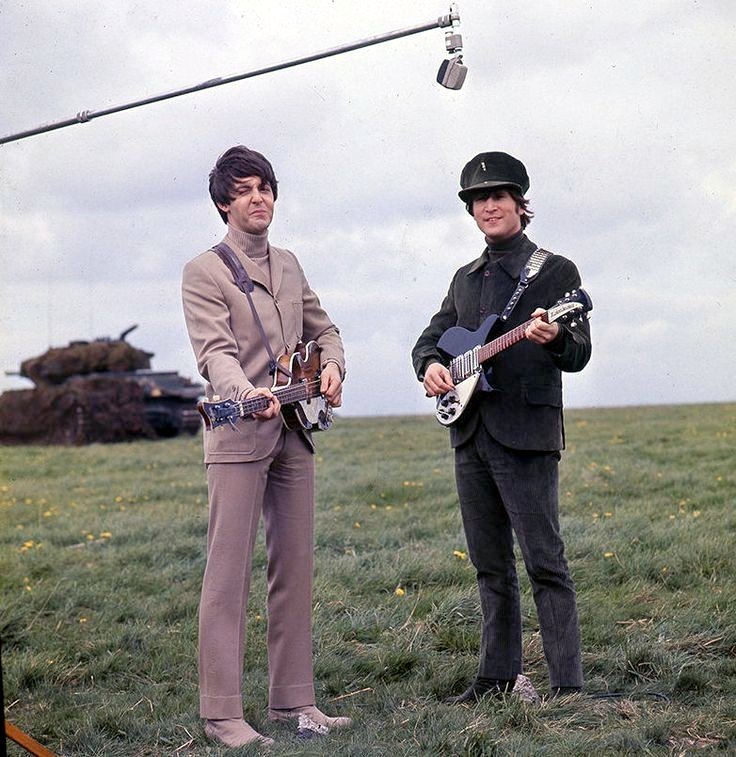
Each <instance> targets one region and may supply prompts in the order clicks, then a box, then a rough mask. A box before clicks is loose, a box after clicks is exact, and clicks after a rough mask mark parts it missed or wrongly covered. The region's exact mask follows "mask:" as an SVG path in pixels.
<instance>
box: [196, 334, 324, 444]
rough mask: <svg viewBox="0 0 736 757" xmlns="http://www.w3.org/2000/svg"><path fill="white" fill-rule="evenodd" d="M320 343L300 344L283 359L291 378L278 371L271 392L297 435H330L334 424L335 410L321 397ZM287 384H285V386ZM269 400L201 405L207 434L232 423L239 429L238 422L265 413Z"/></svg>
mask: <svg viewBox="0 0 736 757" xmlns="http://www.w3.org/2000/svg"><path fill="white" fill-rule="evenodd" d="M321 351H322V350H321V348H320V346H319V345H318V344H317V342H307V344H306V345H304V344H301V343H300V344H299V345H298V346H297V349H296V351H295V352H294V353H293V354H291V355H281V357H280V358H279V359H278V362H279V364H280V365H281V366H283V367H284V368H286V369H287V370H288V371H289V373H290V374H291V375H290V376H289V375H286V376H284V374H283V373H282V372H281V371H276V380H275V382H274V385H273V387H272V389H271V391H272V392H273V393H274V394H275V395H276V397H277V398H278V400H279V402H280V403H281V419H282V421H283V422H284V425H285V426H286V427H287V428H290V429H292V430H294V431H299V430H300V429H304V430H305V431H327V429H328V428H329V427H330V425H331V424H332V408H331V407H330V405H329V403H328V402H327V400H326V399H325V398H324V397H323V396H322V395H321V394H320V392H319V387H320V376H321V370H320V353H321ZM282 382H284V383H282ZM268 405H269V402H268V399H267V398H266V397H263V396H261V395H256V396H254V397H249V398H247V399H244V400H221V399H219V398H217V397H213V398H212V399H211V400H210V399H208V398H206V397H205V399H204V400H203V401H201V402H200V403H199V404H198V405H197V409H198V410H199V412H200V414H201V416H202V418H204V425H205V428H206V429H207V431H212V429H215V428H217V427H218V426H224V425H225V424H226V423H229V424H230V425H231V426H232V427H233V428H235V422H236V421H237V420H238V418H244V419H246V420H251V419H252V415H253V413H258V412H260V411H261V410H265V409H266V408H267V407H268Z"/></svg>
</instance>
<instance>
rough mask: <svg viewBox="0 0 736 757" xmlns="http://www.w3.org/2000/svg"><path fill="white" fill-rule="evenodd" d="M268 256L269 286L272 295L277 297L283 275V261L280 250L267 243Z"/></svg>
mask: <svg viewBox="0 0 736 757" xmlns="http://www.w3.org/2000/svg"><path fill="white" fill-rule="evenodd" d="M268 258H269V260H270V261H271V286H272V287H273V295H274V297H278V294H279V289H280V288H281V279H282V278H283V275H284V261H283V257H282V255H281V252H280V251H279V250H278V249H277V248H276V247H271V245H268Z"/></svg>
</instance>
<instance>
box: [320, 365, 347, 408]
mask: <svg viewBox="0 0 736 757" xmlns="http://www.w3.org/2000/svg"><path fill="white" fill-rule="evenodd" d="M319 393H320V394H321V395H322V396H323V397H324V398H325V399H326V400H327V401H328V402H329V403H330V405H332V407H340V405H342V377H341V375H340V368H339V367H338V365H337V363H327V365H326V366H325V367H324V368H323V369H322V375H321V379H320V384H319Z"/></svg>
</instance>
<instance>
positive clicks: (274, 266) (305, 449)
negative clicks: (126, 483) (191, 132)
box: [182, 145, 350, 747]
mask: <svg viewBox="0 0 736 757" xmlns="http://www.w3.org/2000/svg"><path fill="white" fill-rule="evenodd" d="M209 186H210V196H211V197H212V201H213V202H214V203H215V206H216V207H217V209H218V212H219V213H220V216H221V217H222V219H223V221H224V222H225V223H226V224H227V234H226V236H225V238H224V243H225V244H226V245H227V246H228V247H230V249H231V250H232V251H233V252H234V253H235V255H236V256H237V258H238V259H239V261H240V263H241V264H242V265H243V266H244V268H245V270H246V272H247V273H248V274H249V275H250V278H251V279H252V281H253V283H254V289H253V292H252V295H251V296H252V299H253V304H254V307H255V310H256V311H257V313H258V316H259V318H260V320H261V323H262V325H263V330H264V332H265V335H266V338H267V340H268V342H269V343H270V347H271V350H272V352H273V353H274V354H275V355H281V354H290V353H292V352H293V351H294V349H295V348H296V346H297V343H298V342H300V341H303V342H308V341H310V340H314V341H316V342H317V343H318V344H319V346H320V347H321V350H322V351H321V368H322V373H321V387H320V389H321V392H322V394H323V396H324V397H325V398H326V400H327V401H328V402H329V403H330V405H332V406H334V407H339V405H340V404H341V394H342V379H343V377H344V373H345V364H344V355H343V347H342V341H341V339H340V334H339V331H338V329H337V327H336V326H335V325H334V324H333V323H332V322H331V321H330V319H329V317H328V316H327V313H326V312H325V311H324V310H323V308H322V306H321V305H320V302H319V299H318V298H317V295H316V294H315V293H314V292H313V291H312V290H311V288H310V287H309V284H308V283H307V280H306V278H305V276H304V272H303V271H302V268H301V266H300V265H299V262H298V261H297V259H296V257H295V256H294V254H293V253H292V252H289V251H288V250H285V249H280V248H277V247H272V246H271V244H270V243H269V241H268V227H269V225H270V224H271V220H272V218H273V212H274V205H275V202H276V198H277V193H278V189H277V181H276V177H275V175H274V172H273V168H272V167H271V164H270V163H269V162H268V160H267V159H266V158H264V157H263V156H262V155H261V154H260V153H257V152H255V151H253V150H249V149H248V148H246V147H243V146H242V145H240V146H237V147H233V148H231V149H230V150H228V151H227V152H225V153H224V154H223V155H222V156H221V157H220V158H219V159H218V160H217V163H216V165H215V167H214V168H213V170H212V172H211V173H210V183H209ZM182 296H183V303H184V315H185V319H186V324H187V330H188V332H189V338H190V340H191V343H192V348H193V350H194V354H195V356H196V359H197V365H198V367H199V371H200V373H201V374H202V376H203V377H204V378H205V380H206V381H207V394H208V395H209V396H213V395H219V396H220V397H222V398H232V399H235V400H243V399H245V398H246V397H248V398H252V397H254V396H256V395H262V396H264V397H265V398H266V399H267V400H268V403H269V404H268V406H267V407H266V409H265V410H262V411H261V412H259V413H256V414H255V418H256V421H251V422H242V421H241V422H239V423H238V424H237V430H236V429H233V428H231V427H229V426H225V427H223V428H217V429H215V430H213V431H205V434H204V462H205V464H206V466H207V484H208V490H209V507H210V514H209V527H208V532H207V566H206V568H205V574H204V581H203V584H202V596H201V600H200V608H199V643H200V649H199V673H200V714H201V716H202V717H203V718H204V719H205V721H206V722H205V732H206V733H207V735H208V736H209V737H210V738H212V739H214V740H215V741H218V742H221V743H223V744H225V745H226V746H232V747H235V746H242V745H244V744H248V743H254V742H258V743H262V744H263V743H265V744H267V743H271V741H272V740H271V739H268V738H267V737H265V736H262V735H261V734H260V733H258V731H256V730H255V729H254V728H252V727H251V726H250V725H249V724H248V723H247V722H246V721H245V720H244V719H243V702H242V678H243V649H244V643H245V609H246V606H247V601H248V590H249V585H250V572H251V556H252V551H253V544H254V541H255V537H256V532H257V529H258V522H259V520H260V516H261V513H263V519H264V524H265V530H266V552H267V557H268V572H267V579H268V600H267V602H268V668H269V718H270V719H271V720H292V719H294V720H298V719H299V716H300V715H305V716H307V717H308V718H309V719H310V720H311V721H313V723H316V724H317V725H318V726H320V725H321V726H327V727H328V728H334V727H340V726H347V725H349V724H350V720H349V719H348V718H332V717H328V716H326V715H325V714H323V713H322V712H321V711H320V710H319V709H317V707H316V705H315V694H314V681H313V671H312V555H313V538H314V537H313V519H314V461H313V455H312V445H311V439H309V437H308V435H307V434H306V433H304V434H302V433H300V432H296V431H292V430H290V429H287V428H286V427H285V426H284V424H283V423H282V422H281V419H280V417H279V413H280V405H279V401H278V399H277V397H276V396H275V395H274V394H273V393H272V392H271V389H270V388H269V387H271V386H272V385H273V377H272V376H271V375H269V355H268V351H267V348H266V346H265V344H264V339H263V336H262V334H261V333H260V330H259V327H258V325H257V323H256V320H255V318H254V315H253V312H252V310H251V307H250V305H249V302H248V298H247V297H246V295H245V294H244V293H243V292H242V291H241V290H240V289H239V288H238V287H237V286H236V284H235V283H234V281H233V277H232V274H231V273H230V270H229V269H228V267H227V266H226V265H225V264H224V262H223V261H222V260H221V259H220V258H219V257H218V255H217V253H215V252H214V251H213V250H208V251H206V252H203V253H202V254H201V255H199V256H197V257H196V258H194V259H193V260H191V261H190V262H189V263H187V264H186V266H185V268H184V274H183V281H182Z"/></svg>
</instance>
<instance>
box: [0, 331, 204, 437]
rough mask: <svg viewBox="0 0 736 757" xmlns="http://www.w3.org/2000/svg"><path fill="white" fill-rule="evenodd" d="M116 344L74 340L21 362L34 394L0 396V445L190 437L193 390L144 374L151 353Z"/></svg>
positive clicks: (122, 340) (196, 388)
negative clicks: (188, 435) (33, 385)
mask: <svg viewBox="0 0 736 757" xmlns="http://www.w3.org/2000/svg"><path fill="white" fill-rule="evenodd" d="M135 328H137V326H131V327H130V328H129V329H126V330H125V331H124V332H123V333H122V334H121V335H120V336H119V337H118V338H117V339H110V338H102V339H95V340H94V341H91V342H86V341H74V342H71V343H70V344H68V345H67V346H66V347H52V348H50V349H49V350H47V351H46V352H45V353H44V354H43V355H39V356H37V357H33V358H29V359H28V360H24V361H23V363H21V367H20V371H19V372H18V374H17V375H20V376H24V377H25V378H28V379H30V380H31V381H33V383H34V384H35V388H34V389H21V390H14V391H8V392H5V393H4V394H2V395H0V444H29V443H36V444H89V443H92V442H118V441H128V440H131V439H140V438H149V439H153V438H156V437H166V438H168V437H173V436H177V435H178V434H180V433H182V432H187V433H191V434H194V433H196V432H197V430H198V429H199V428H200V426H201V423H200V416H199V413H198V412H197V400H198V399H199V397H201V395H202V393H203V387H202V385H201V384H197V383H193V382H192V381H190V380H189V379H187V378H185V377H184V376H180V375H179V374H178V373H176V372H175V371H154V370H151V358H152V357H153V354H152V353H150V352H146V351H144V350H140V349H138V348H137V347H133V346H132V345H131V344H129V343H128V342H127V341H126V337H127V335H128V334H129V333H130V332H131V331H133V330H134V329H135Z"/></svg>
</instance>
